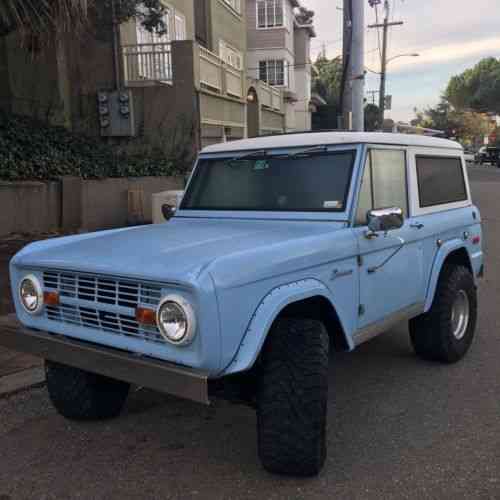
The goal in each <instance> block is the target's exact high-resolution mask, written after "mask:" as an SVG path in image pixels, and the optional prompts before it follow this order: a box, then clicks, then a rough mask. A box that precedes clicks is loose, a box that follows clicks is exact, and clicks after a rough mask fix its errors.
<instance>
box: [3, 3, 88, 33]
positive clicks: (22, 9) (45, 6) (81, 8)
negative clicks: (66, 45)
mask: <svg viewBox="0 0 500 500" xmlns="http://www.w3.org/2000/svg"><path fill="white" fill-rule="evenodd" d="M94 1H95V0H0V34H6V33H9V32H11V31H14V30H19V31H20V32H21V33H22V34H24V35H44V34H46V33H50V32H54V31H73V30H75V29H78V28H79V27H81V26H83V24H84V23H85V20H86V19H87V14H88V8H89V6H90V4H91V3H93V2H94Z"/></svg>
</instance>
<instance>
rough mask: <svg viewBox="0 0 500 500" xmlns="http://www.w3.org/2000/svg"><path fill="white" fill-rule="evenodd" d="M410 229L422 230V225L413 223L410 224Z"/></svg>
mask: <svg viewBox="0 0 500 500" xmlns="http://www.w3.org/2000/svg"><path fill="white" fill-rule="evenodd" d="M410 227H412V228H413V229H423V227H424V225H423V224H422V223H421V222H414V223H413V224H410Z"/></svg>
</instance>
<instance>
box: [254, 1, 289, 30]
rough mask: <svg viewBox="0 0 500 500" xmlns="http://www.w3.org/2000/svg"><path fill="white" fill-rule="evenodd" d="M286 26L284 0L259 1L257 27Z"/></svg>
mask: <svg viewBox="0 0 500 500" xmlns="http://www.w3.org/2000/svg"><path fill="white" fill-rule="evenodd" d="M277 26H284V9H283V0H257V27H258V28H275V27H277Z"/></svg>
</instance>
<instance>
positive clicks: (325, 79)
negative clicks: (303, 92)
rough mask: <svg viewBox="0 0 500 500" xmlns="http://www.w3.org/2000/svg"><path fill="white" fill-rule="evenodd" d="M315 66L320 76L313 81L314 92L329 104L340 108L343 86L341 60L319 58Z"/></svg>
mask: <svg viewBox="0 0 500 500" xmlns="http://www.w3.org/2000/svg"><path fill="white" fill-rule="evenodd" d="M315 66H316V69H317V71H318V74H317V75H316V76H315V77H314V80H313V85H312V90H313V92H316V93H317V94H319V95H320V96H321V97H322V98H323V99H324V100H325V101H326V102H327V103H328V104H330V105H333V106H338V105H339V99H340V88H341V85H342V62H341V61H340V59H339V58H336V59H328V58H326V57H323V56H319V57H318V59H317V60H316V64H315Z"/></svg>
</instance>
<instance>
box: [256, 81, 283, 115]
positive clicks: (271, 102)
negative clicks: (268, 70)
mask: <svg viewBox="0 0 500 500" xmlns="http://www.w3.org/2000/svg"><path fill="white" fill-rule="evenodd" d="M259 87H260V92H259V95H260V100H261V104H262V106H264V107H265V108H268V109H272V110H274V111H281V110H282V98H283V92H282V91H281V90H280V89H277V88H275V87H271V85H268V84H267V83H266V82H264V81H262V80H259Z"/></svg>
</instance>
